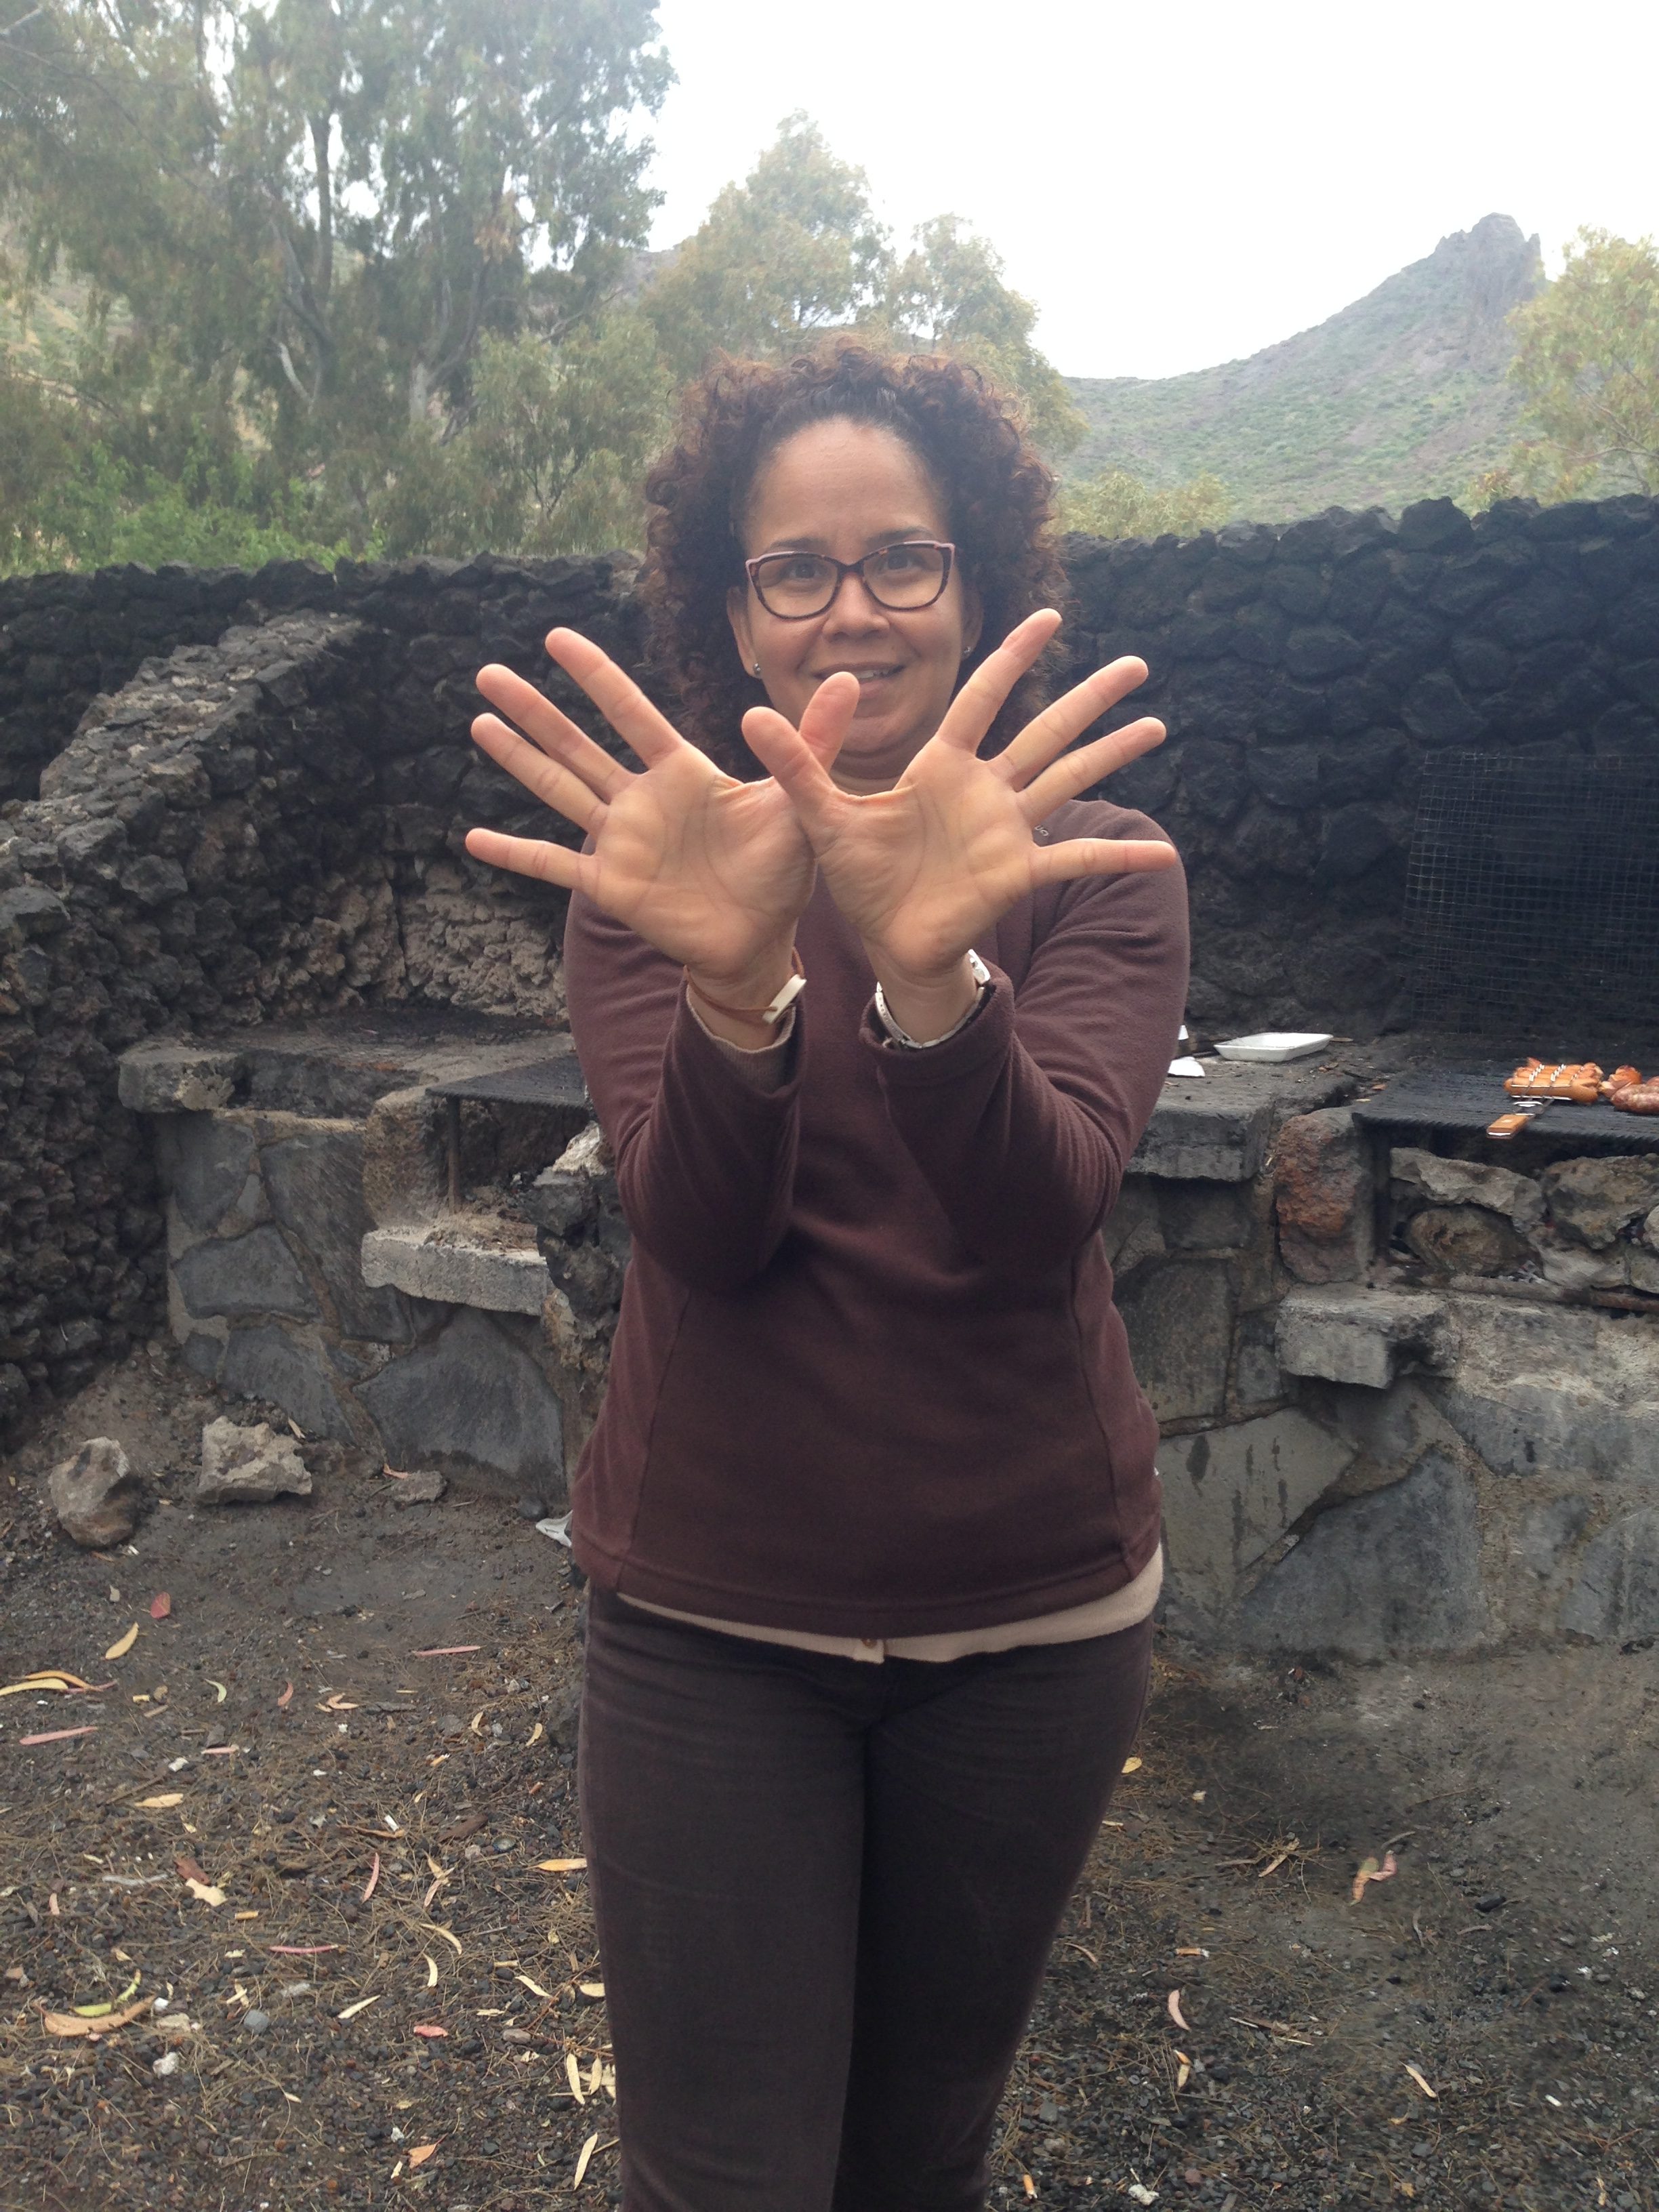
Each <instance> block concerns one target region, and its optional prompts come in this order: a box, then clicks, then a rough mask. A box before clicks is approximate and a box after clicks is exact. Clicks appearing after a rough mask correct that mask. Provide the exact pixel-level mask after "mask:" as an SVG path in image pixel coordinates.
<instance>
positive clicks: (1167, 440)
mask: <svg viewBox="0 0 1659 2212" xmlns="http://www.w3.org/2000/svg"><path fill="white" fill-rule="evenodd" d="M1539 283H1541V274H1540V270H1539V267H1538V262H1537V258H1536V253H1535V251H1534V242H1533V241H1532V240H1528V239H1527V238H1525V237H1523V236H1522V233H1521V230H1520V228H1519V227H1518V226H1517V225H1516V223H1514V222H1511V221H1510V218H1509V217H1508V216H1486V218H1485V219H1484V221H1482V222H1479V223H1477V224H1476V225H1475V227H1474V229H1473V230H1471V231H1468V232H1465V233H1462V234H1458V235H1455V236H1454V237H1451V238H1449V239H1443V240H1442V241H1441V243H1440V244H1439V246H1437V247H1436V249H1435V251H1434V252H1432V253H1431V254H1428V255H1426V256H1425V258H1423V259H1422V260H1420V261H1417V262H1413V264H1412V265H1411V266H1410V267H1409V268H1407V269H1402V270H1399V271H1398V272H1397V273H1396V274H1395V275H1394V276H1390V277H1389V278H1388V279H1387V280H1386V281H1385V282H1384V283H1382V284H1380V285H1378V286H1377V288H1376V290H1375V291H1374V292H1371V293H1369V294H1367V295H1366V296H1365V297H1364V299H1363V300H1357V301H1354V302H1353V303H1352V305H1351V306H1349V307H1344V308H1342V309H1341V310H1340V312H1339V313H1336V314H1334V315H1333V316H1331V317H1330V318H1329V319H1328V321H1326V322H1323V323H1321V324H1319V325H1316V327H1315V328H1314V329H1312V330H1309V331H1301V332H1300V333H1298V335H1297V336H1296V337H1291V338H1287V339H1285V340H1284V341H1283V342H1282V343H1279V344H1277V345H1273V346H1269V347H1267V349H1265V351H1263V352H1261V353H1259V354H1255V355H1253V356H1250V358H1249V359H1248V360H1245V361H1234V362H1222V363H1221V364H1219V365H1218V367H1216V368H1205V369H1198V370H1194V372H1192V373H1191V374H1188V375H1184V376H1170V377H1157V378H1147V379H1140V378H1134V377H1114V378H1110V379H1106V378H1088V377H1069V378H1067V379H1066V383H1067V386H1068V388H1069V390H1070V392H1071V393H1072V396H1073V398H1074V400H1075V401H1076V402H1077V404H1078V405H1079V407H1081V409H1082V410H1083V411H1084V413H1085V416H1087V417H1088V421H1089V435H1088V437H1087V439H1086V440H1085V442H1084V444H1083V445H1082V446H1081V447H1079V449H1078V451H1077V452H1076V453H1075V454H1074V455H1073V458H1072V461H1071V464H1070V466H1071V468H1072V470H1073V471H1074V472H1075V474H1076V475H1077V476H1079V477H1090V476H1092V475H1094V474H1095V473H1096V472H1097V471H1099V470H1101V469H1103V468H1118V469H1123V470H1126V471H1127V472H1128V473H1129V474H1130V475H1131V476H1133V477H1140V478H1141V479H1142V480H1143V481H1145V482H1146V483H1149V484H1153V485H1158V486H1164V485H1168V486H1174V485H1176V484H1179V483H1188V482H1190V481H1191V480H1192V479H1193V478H1194V477H1200V476H1205V475H1209V476H1213V477H1218V478H1219V479H1220V480H1221V482H1222V483H1225V485H1226V486H1227V487H1228V489H1229V491H1230V492H1231V495H1232V501H1233V505H1232V509H1231V512H1232V513H1233V514H1235V515H1249V516H1250V517H1252V518H1253V519H1255V520H1259V521H1265V522H1272V521H1288V520H1291V518H1293V517H1295V516H1297V515H1304V514H1317V513H1320V512H1321V511H1322V509H1323V508H1325V507H1330V506H1342V507H1356V508H1358V507H1370V506H1383V507H1392V508H1394V509H1395V510H1396V511H1397V510H1398V509H1399V508H1400V507H1403V506H1406V505H1407V504H1409V502H1410V501H1413V500H1419V499H1428V498H1431V497H1435V496H1440V495H1444V496H1455V495H1458V494H1459V493H1460V492H1461V491H1462V488H1463V486H1464V485H1465V484H1466V483H1468V479H1469V477H1470V476H1471V475H1472V474H1474V472H1475V471H1477V470H1480V469H1483V468H1488V467H1490V466H1492V465H1493V464H1494V463H1496V462H1498V461H1499V460H1501V459H1503V457H1504V454H1505V453H1507V452H1508V450H1509V448H1510V444H1511V443H1512V441H1513V439H1514V435H1515V428H1516V421H1517V418H1518V416H1519V412H1520V401H1519V398H1518V395H1517V394H1516V392H1515V391H1514V389H1513V388H1512V387H1511V386H1510V384H1509V383H1508V382H1507V381H1506V378H1505V371H1506V369H1507V368H1508V365H1509V362H1510V356H1511V353H1512V350H1513V344H1514V339H1513V334H1512V332H1511V331H1510V327H1509V324H1508V320H1507V318H1508V315H1509V313H1510V309H1511V308H1512V307H1515V306H1516V305H1517V304H1518V302H1520V301H1522V300H1525V299H1528V298H1529V297H1530V296H1531V295H1532V294H1533V293H1534V291H1535V290H1536V289H1537V288H1538V285H1539Z"/></svg>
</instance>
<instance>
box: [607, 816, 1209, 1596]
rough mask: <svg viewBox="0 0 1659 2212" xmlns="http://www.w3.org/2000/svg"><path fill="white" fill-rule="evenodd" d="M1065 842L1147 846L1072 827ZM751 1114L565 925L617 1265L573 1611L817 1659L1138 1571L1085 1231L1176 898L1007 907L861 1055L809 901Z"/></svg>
mask: <svg viewBox="0 0 1659 2212" xmlns="http://www.w3.org/2000/svg"><path fill="white" fill-rule="evenodd" d="M1046 826H1047V828H1048V832H1049V834H1050V835H1051V836H1053V837H1054V839H1055V840H1056V841H1058V840H1060V839H1061V838H1064V837H1066V836H1104V837H1137V836H1139V837H1144V836H1155V835H1158V834H1159V833H1158V831H1157V830H1156V829H1155V827H1154V825H1153V824H1152V823H1148V822H1147V821H1146V818H1145V817H1142V816H1139V815H1134V814H1129V813H1126V812H1125V811H1123V810H1122V809H1121V808H1119V807H1115V806H1109V805H1105V804H1103V803H1101V802H1092V803H1086V802H1081V801H1079V802H1076V803H1073V805H1067V806H1064V807H1061V808H1060V809H1059V810H1058V811H1056V812H1055V813H1054V815H1053V816H1052V817H1050V820H1049V823H1048V825H1046ZM798 943H799V947H800V954H801V958H802V961H803V963H805V969H806V975H807V987H806V990H805V994H803V995H802V997H801V998H800V999H799V1000H797V1002H796V1008H795V1017H796V1030H795V1036H794V1039H793V1044H792V1046H791V1048H790V1049H791V1053H792V1055H793V1057H792V1060H791V1061H790V1063H789V1074H788V1077H787V1080H786V1081H785V1082H784V1084H783V1085H782V1086H781V1088H780V1089H777V1090H775V1091H763V1090H760V1089H757V1088H755V1087H753V1086H752V1085H750V1084H749V1083H747V1082H745V1080H744V1076H743V1073H742V1072H741V1071H740V1070H738V1069H736V1068H734V1066H732V1061H731V1060H730V1058H729V1057H728V1055H727V1054H725V1053H724V1052H722V1051H721V1050H720V1048H719V1047H718V1046H717V1045H716V1044H715V1043H714V1042H713V1040H712V1039H711V1038H710V1037H709V1036H708V1033H707V1032H706V1031H705V1030H703V1029H702V1026H701V1024H699V1023H698V1022H697V1021H696V1018H695V1017H694V1016H693V1015H692V1014H691V1012H690V1010H689V1008H688V1007H687V1005H686V1003H685V994H684V989H683V987H682V983H681V977H680V973H679V970H678V968H677V967H676V966H675V965H674V963H672V962H671V961H669V960H667V959H665V957H663V956H662V954H660V953H659V952H657V951H653V948H652V947H651V946H650V945H647V944H645V943H644V942H643V940H642V939H640V938H638V937H636V936H635V934H634V933H633V932H632V931H630V930H628V929H625V928H623V927H622V926H621V925H620V924H619V923H617V922H614V921H611V920H610V919H609V917H608V916H606V915H604V914H602V913H601V912H600V911H599V909H598V908H595V907H594V906H592V904H591V903H590V902H587V901H586V900H583V899H581V898H579V897H578V898H573V899H572V901H571V907H570V920H569V925H568V929H567V932H566V936H565V977H566V986H567V990H568V998H569V1006H570V1024H571V1029H572V1030H573V1032H574V1037H575V1042H576V1046H577V1049H578V1052H579V1053H580V1058H581V1064H582V1067H583V1070H584V1072H585V1073H586V1078H587V1082H588V1086H589V1088H590V1090H591V1091H592V1097H593V1102H594V1104H595V1106H596V1107H597V1109H598V1110H599V1120H600V1122H601V1124H602V1125H603V1127H604V1129H605V1134H606V1136H607V1137H608V1138H609V1139H610V1141H611V1146H612V1148H613V1150H614V1152H615V1153H616V1158H617V1182H618V1184H619V1187H620V1190H621V1196H622V1203H623V1212H625V1214H626V1216H627V1218H628V1223H629V1228H630V1229H631V1231H632V1232H633V1237H634V1256H633V1261H632V1264H631V1266H630V1267H629V1273H628V1280H627V1287H626V1290H625V1291H624V1294H623V1306H622V1316H621V1320H620V1322H619V1323H618V1326H617V1336H616V1343H615V1346H614V1348H613V1350H612V1353H611V1376H610V1383H609V1386H608V1389H607V1392H606V1395H605V1406H604V1409H603V1411H602V1413H601V1414H600V1417H599V1425H598V1426H597V1428H596V1429H595V1431H594V1432H593V1435H592V1438H591V1439H590V1441H589V1443H588V1445H587V1449H586V1452H585V1453H584V1455H583V1456H582V1461H581V1464H580V1468H579V1470H578V1474H577V1478H576V1484H575V1491H574V1527H573V1531H572V1534H573V1539H574V1547H575V1553H576V1557H577V1559H578V1560H579V1561H580V1564H581V1565H582V1566H583V1567H584V1568H585V1569H586V1571H587V1572H588V1573H589V1574H590V1575H591V1576H592V1577H593V1579H594V1580H595V1581H596V1582H597V1583H599V1584H601V1585H602V1586H603V1587H605V1588H606V1589H617V1590H620V1591H621V1592H623V1595H628V1596H633V1597H638V1598H643V1599H646V1600H647V1601H650V1602H652V1603H654V1604H658V1605H665V1606H671V1607H678V1608H679V1609H680V1610H682V1611H684V1612H688V1613H703V1614H707V1615H712V1616H714V1617H716V1618H719V1619H722V1620H742V1621H747V1622H751V1623H755V1624H757V1625H761V1626H767V1627H778V1628H796V1629H811V1630H816V1631H817V1632H821V1633H823V1634H827V1635H836V1636H860V1637H862V1636H875V1637H897V1636H915V1635H927V1634H930V1633H934V1632H946V1631H953V1630H961V1629H971V1628H981V1627H988V1626H994V1625H995V1624H997V1623H1000V1622H1002V1621H1007V1620H1026V1619H1030V1618H1033V1617H1035V1616H1036V1615H1037V1614H1039V1613H1052V1612H1058V1611H1060V1610H1061V1609H1062V1608H1063V1607H1068V1606H1074V1605H1081V1604H1083V1603H1085V1601H1088V1600H1090V1599H1093V1598H1099V1597H1104V1596H1105V1595H1108V1594H1109V1592H1110V1591H1112V1590H1115V1589H1119V1588H1120V1587H1121V1585H1122V1584H1123V1583H1127V1582H1128V1581H1129V1580H1130V1579H1131V1578H1132V1577H1133V1576H1134V1575H1136V1574H1137V1573H1139V1571H1140V1569H1141V1568H1142V1567H1144V1566H1145V1565H1146V1563H1147V1561H1148V1560H1149V1559H1151V1557H1152V1553H1153V1551H1154V1550H1155V1548H1156V1547H1157V1544H1158V1504H1159V1497H1158V1477H1157V1474H1156V1472H1155V1470H1154V1467H1153V1454H1154V1451H1155V1449H1156V1448H1157V1444H1158V1427H1157V1424H1156V1422H1155V1421H1154V1420H1153V1418H1152V1413H1151V1411H1150V1409H1149V1408H1148V1407H1147V1404H1146V1400H1145V1399H1144V1398H1143V1397H1142V1395H1141V1394H1140V1391H1139V1388H1138V1387H1137V1385H1136V1383H1135V1379H1134V1376H1133V1371H1132V1370H1131V1368H1130V1364H1129V1352H1128V1346H1127V1341H1126V1340H1125V1336H1124V1332H1123V1323H1122V1322H1121V1319H1120V1318H1119V1316H1118V1313H1117V1310H1116V1308H1115V1306H1114V1305H1113V1304H1112V1276H1111V1270H1110V1268H1109V1266H1108V1265H1107V1261H1106V1257H1105V1254H1104V1251H1103V1249H1102V1244H1101V1239H1100V1236H1099V1231H1100V1228H1101V1225H1102V1223H1103V1221H1104V1220H1105V1218H1106V1217H1107V1215H1108V1214H1109V1212H1111V1209H1112V1207H1113V1206H1114V1205H1115V1202H1116V1199H1117V1194H1118V1189H1119V1186H1120V1184H1121V1180H1122V1176H1123V1170H1124V1168H1125V1166H1126V1165H1127V1162H1128V1159H1129V1156H1130V1154H1131V1153H1132V1152H1133V1150H1134V1148H1135V1146H1136V1144H1137V1142H1138V1141H1139V1137H1140V1133H1141V1131H1142V1129H1143V1128H1144V1127H1146V1121H1147V1120H1148V1118H1149V1117H1150V1115H1151V1114H1152V1108H1153V1105H1154V1104H1155V1103H1156V1101H1157V1098H1158V1091H1159V1087H1160V1085H1162V1083H1163V1081H1164V1072H1165V1069H1166V1068H1167V1066H1168V1064H1169V1060H1170V1054H1171V1052H1172V1051H1173V1049H1174V1047H1175V1043H1176V1031H1177V1029H1178V1027H1179V1024H1180V1020H1181V1013H1182V1003H1183V999H1184V994H1185V991H1186V984H1187V912H1186V891H1185V886H1184V884H1183V882H1182V876H1181V872H1180V871H1179V870H1178V869H1170V870H1168V871H1166V872H1161V873H1158V874H1152V875H1131V876H1117V877H1102V878H1094V879H1091V880H1085V881H1083V882H1080V883H1074V884H1060V885H1056V886H1054V887H1052V888H1049V889H1047V890H1042V891H1039V892H1038V893H1037V894H1036V896H1033V897H1030V898H1028V899H1024V900H1022V901H1021V902H1020V903H1019V904H1018V906H1016V907H1014V908H1012V910H1011V911H1010V912H1009V913H1008V914H1006V915H1005V916H1004V917H1003V919H1002V921H1000V923H999V924H998V926H997V927H996V928H995V930H994V931H993V932H992V933H990V935H989V937H988V938H987V939H983V940H981V943H980V945H978V947H977V948H976V949H977V950H978V951H980V953H981V955H982V956H983V957H984V958H985V960H986V961H987V963H989V965H990V967H991V970H992V975H993V977H994V986H995V987H994V992H993V994H992V995H991V996H990V998H989V999H988V1000H987V1002H986V1004H985V1005H984V1006H982V1007H981V1010H980V1012H978V1014H977V1015H976V1016H975V1018H974V1019H973V1020H972V1021H971V1022H969V1024H968V1025H967V1027H966V1028H965V1029H963V1030H960V1031H959V1032H958V1033H957V1036H954V1037H952V1038H951V1039H950V1040H949V1041H948V1042H945V1043H944V1044H942V1045H939V1046H938V1047H936V1048H933V1049H932V1050H930V1051H926V1052H906V1051H902V1050H897V1049H895V1048H893V1047H892V1046H890V1045H889V1044H887V1043H885V1042H883V1039H882V1033H881V1032H880V1031H879V1030H878V1029H877V1028H876V1027H875V1026H874V1025H873V1018H872V1012H871V1008H870V1000H871V998H872V992H873V988H874V978H873V976H872V973H871V970H870V966H869V963H868V962H867V961H866V958H865V956H864V951H863V947H862V945H860V941H859V939H858V937H857V935H856V934H855V933H854V931H853V930H852V929H851V928H850V927H849V926H848V923H847V922H846V921H844V920H843V919H842V915H841V914H840V913H839V911H838V910H837V908H836V906H835V904H834V902H832V900H831V899H830V897H829V894H828V892H827V891H826V890H824V888H823V884H822V883H820V884H819V886H818V889H817V892H816V894H815V896H814V897H813V899H812V902H811V905H810V906H809V907H808V908H807V910H806V912H805V915H804V916H803V917H802V920H801V924H800V928H799V935H798Z"/></svg>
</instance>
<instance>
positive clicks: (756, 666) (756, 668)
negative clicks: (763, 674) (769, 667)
mask: <svg viewBox="0 0 1659 2212" xmlns="http://www.w3.org/2000/svg"><path fill="white" fill-rule="evenodd" d="M755 673H756V675H757V676H758V675H759V674H760V663H759V661H758V660H757V662H756V663H755Z"/></svg>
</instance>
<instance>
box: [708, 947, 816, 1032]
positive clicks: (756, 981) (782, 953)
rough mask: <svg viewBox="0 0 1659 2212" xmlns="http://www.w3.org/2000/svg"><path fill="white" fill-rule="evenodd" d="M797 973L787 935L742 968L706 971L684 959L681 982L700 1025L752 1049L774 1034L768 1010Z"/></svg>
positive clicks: (797, 967)
mask: <svg viewBox="0 0 1659 2212" xmlns="http://www.w3.org/2000/svg"><path fill="white" fill-rule="evenodd" d="M799 973H800V966H799V960H798V958H797V957H796V953H795V945H794V940H793V938H791V939H788V940H787V942H786V943H785V944H784V945H781V946H772V947H769V949H768V950H767V951H766V952H765V953H763V954H762V955H761V956H760V957H758V958H757V959H755V960H753V961H750V963H748V964H747V965H745V966H744V967H742V968H736V969H709V968H701V967H693V966H692V965H691V964H690V963H687V965H686V969H685V981H686V986H687V988H688V989H689V991H690V994H691V1000H692V1004H693V1007H694V1009H695V1011H696V1015H697V1018H698V1019H699V1020H700V1021H701V1022H702V1025H703V1027H704V1028H705V1029H707V1030H712V1031H713V1032H714V1035H715V1036H720V1037H725V1038H726V1041H727V1042H728V1043H731V1044H736V1045H742V1046H744V1048H748V1049H750V1050H752V1049H753V1048H755V1047H756V1046H757V1045H764V1044H768V1043H769V1042H771V1041H772V1040H773V1039H774V1038H775V1036H776V1035H777V1020H776V1018H775V1017H774V1018H771V1019H769V1018H768V1014H769V1010H770V1009H771V1008H772V1007H773V1006H774V1005H775V1002H776V1000H777V999H778V997H779V995H780V994H781V993H782V992H783V991H784V990H785V989H786V988H787V985H788V984H789V982H790V981H791V979H792V977H793V976H795V975H799ZM779 1011H780V1012H781V1011H782V1010H781V1009H780V1010H779Z"/></svg>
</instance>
